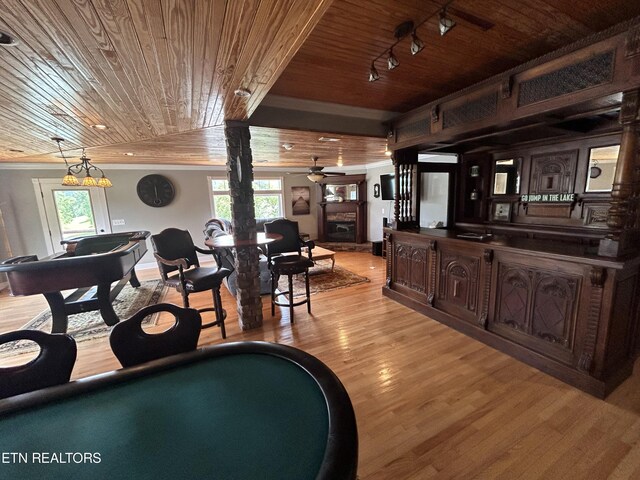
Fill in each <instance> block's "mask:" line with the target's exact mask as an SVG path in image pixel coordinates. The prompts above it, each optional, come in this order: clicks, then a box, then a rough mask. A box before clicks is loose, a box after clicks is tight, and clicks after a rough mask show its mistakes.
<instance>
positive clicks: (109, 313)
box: [98, 283, 120, 327]
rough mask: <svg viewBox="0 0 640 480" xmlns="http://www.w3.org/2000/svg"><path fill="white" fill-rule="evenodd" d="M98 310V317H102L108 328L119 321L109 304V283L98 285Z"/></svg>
mask: <svg viewBox="0 0 640 480" xmlns="http://www.w3.org/2000/svg"><path fill="white" fill-rule="evenodd" d="M98 308H100V315H102V319H103V320H104V323H106V324H107V325H109V326H110V327H111V326H113V325H115V324H116V323H118V322H119V321H120V319H119V318H118V316H117V315H116V312H115V310H114V309H113V305H112V304H111V284H110V283H102V284H100V285H98Z"/></svg>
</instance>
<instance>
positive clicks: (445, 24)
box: [438, 9, 456, 35]
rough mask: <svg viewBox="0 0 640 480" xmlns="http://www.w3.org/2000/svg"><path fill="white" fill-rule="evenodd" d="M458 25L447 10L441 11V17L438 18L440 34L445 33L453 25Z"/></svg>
mask: <svg viewBox="0 0 640 480" xmlns="http://www.w3.org/2000/svg"><path fill="white" fill-rule="evenodd" d="M455 26H456V22H454V21H453V19H452V18H451V17H448V16H447V10H446V9H442V11H441V12H440V19H439V20H438V28H439V29H440V35H444V34H445V33H447V32H448V31H449V30H451V29H452V28H453V27H455Z"/></svg>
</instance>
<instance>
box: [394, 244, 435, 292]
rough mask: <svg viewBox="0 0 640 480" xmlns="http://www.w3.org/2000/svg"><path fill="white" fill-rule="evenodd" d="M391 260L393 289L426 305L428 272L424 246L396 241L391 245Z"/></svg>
mask: <svg viewBox="0 0 640 480" xmlns="http://www.w3.org/2000/svg"><path fill="white" fill-rule="evenodd" d="M393 258H394V264H393V265H394V267H393V268H394V270H393V272H392V282H393V285H394V288H395V289H400V290H403V291H404V292H405V293H407V294H409V295H411V296H413V297H414V298H415V299H416V300H419V301H420V302H422V303H426V292H427V272H428V270H427V262H428V259H427V247H426V245H421V244H417V243H416V244H414V243H410V242H406V241H402V240H396V241H395V242H394V243H393Z"/></svg>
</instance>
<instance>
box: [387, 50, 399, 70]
mask: <svg viewBox="0 0 640 480" xmlns="http://www.w3.org/2000/svg"><path fill="white" fill-rule="evenodd" d="M398 65H400V62H399V61H398V59H397V58H396V56H395V55H394V54H393V48H390V49H389V58H387V68H389V70H393V69H394V68H396V67H397V66H398Z"/></svg>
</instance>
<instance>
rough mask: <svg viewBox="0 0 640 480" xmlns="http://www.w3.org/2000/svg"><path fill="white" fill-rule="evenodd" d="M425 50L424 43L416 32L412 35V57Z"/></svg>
mask: <svg viewBox="0 0 640 480" xmlns="http://www.w3.org/2000/svg"><path fill="white" fill-rule="evenodd" d="M423 48H424V42H423V41H422V40H420V39H419V38H418V35H416V31H415V30H414V31H413V33H412V34H411V55H415V54H416V53H420V52H421V51H422V49H423Z"/></svg>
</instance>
